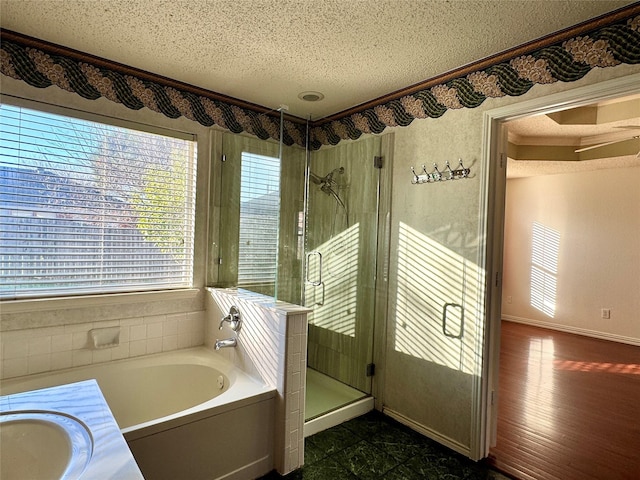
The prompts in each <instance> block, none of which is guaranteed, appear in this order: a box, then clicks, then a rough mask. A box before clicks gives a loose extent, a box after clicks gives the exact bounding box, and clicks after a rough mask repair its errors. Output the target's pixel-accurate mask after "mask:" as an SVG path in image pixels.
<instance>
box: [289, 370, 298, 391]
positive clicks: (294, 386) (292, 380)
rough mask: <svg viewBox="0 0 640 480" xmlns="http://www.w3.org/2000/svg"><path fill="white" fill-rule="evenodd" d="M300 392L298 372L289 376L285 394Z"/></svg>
mask: <svg viewBox="0 0 640 480" xmlns="http://www.w3.org/2000/svg"><path fill="white" fill-rule="evenodd" d="M298 390H300V372H295V373H291V374H289V381H288V382H287V392H291V393H293V392H297V391H298Z"/></svg>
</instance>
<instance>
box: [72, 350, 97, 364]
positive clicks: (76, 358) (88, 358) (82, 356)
mask: <svg viewBox="0 0 640 480" xmlns="http://www.w3.org/2000/svg"><path fill="white" fill-rule="evenodd" d="M92 361H93V354H92V353H91V350H87V349H86V348H83V349H80V350H73V352H71V364H72V366H74V367H81V366H83V365H91V362H92Z"/></svg>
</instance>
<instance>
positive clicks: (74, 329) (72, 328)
mask: <svg viewBox="0 0 640 480" xmlns="http://www.w3.org/2000/svg"><path fill="white" fill-rule="evenodd" d="M92 328H93V323H74V324H70V325H65V326H64V333H78V332H85V333H88V332H89V330H91V329H92Z"/></svg>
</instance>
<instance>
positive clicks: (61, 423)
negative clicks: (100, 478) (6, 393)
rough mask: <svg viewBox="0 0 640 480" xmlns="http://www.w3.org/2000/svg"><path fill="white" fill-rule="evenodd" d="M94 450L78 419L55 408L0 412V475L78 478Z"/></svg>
mask: <svg viewBox="0 0 640 480" xmlns="http://www.w3.org/2000/svg"><path fill="white" fill-rule="evenodd" d="M92 454H93V438H92V436H91V433H90V431H89V429H88V427H87V426H86V425H85V424H84V423H83V422H82V421H81V420H79V419H77V418H75V417H73V416H71V415H68V414H65V413H62V412H56V411H49V410H21V411H6V412H2V413H0V458H2V462H0V478H2V479H3V480H11V479H18V480H22V479H25V478H29V479H34V480H35V479H63V478H64V479H67V478H68V479H71V478H78V477H79V476H80V475H81V474H82V472H83V471H84V469H85V468H86V466H87V465H88V463H89V461H90V460H91V456H92Z"/></svg>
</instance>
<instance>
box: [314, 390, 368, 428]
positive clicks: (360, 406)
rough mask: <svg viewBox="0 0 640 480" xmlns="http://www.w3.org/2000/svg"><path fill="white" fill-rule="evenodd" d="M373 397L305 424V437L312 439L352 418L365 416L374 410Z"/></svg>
mask: <svg viewBox="0 0 640 480" xmlns="http://www.w3.org/2000/svg"><path fill="white" fill-rule="evenodd" d="M373 403H374V400H373V397H367V398H363V399H362V400H358V401H357V402H353V403H350V404H349V405H346V406H344V407H342V408H339V409H337V410H334V411H333V412H329V413H327V414H326V415H322V416H321V417H318V418H314V419H313V420H309V421H308V422H305V423H304V436H305V438H306V437H310V436H311V435H314V434H316V433H318V432H321V431H323V430H326V429H327V428H331V427H335V426H336V425H340V424H341V423H344V422H346V421H347V420H351V419H352V418H356V417H359V416H360V415H364V414H365V413H367V412H370V411H371V410H373Z"/></svg>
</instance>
